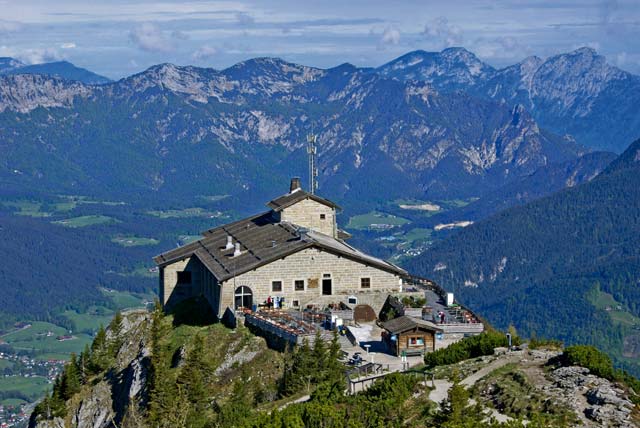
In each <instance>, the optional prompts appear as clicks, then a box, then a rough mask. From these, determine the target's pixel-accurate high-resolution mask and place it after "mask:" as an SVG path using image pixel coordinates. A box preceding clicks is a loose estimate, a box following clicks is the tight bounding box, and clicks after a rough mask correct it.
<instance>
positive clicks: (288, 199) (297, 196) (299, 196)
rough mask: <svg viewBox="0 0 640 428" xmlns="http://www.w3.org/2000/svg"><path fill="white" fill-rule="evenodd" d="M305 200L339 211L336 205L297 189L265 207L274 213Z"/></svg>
mask: <svg viewBox="0 0 640 428" xmlns="http://www.w3.org/2000/svg"><path fill="white" fill-rule="evenodd" d="M305 199H312V200H314V201H316V202H318V203H321V204H323V205H326V206H328V207H331V208H335V209H338V210H341V209H342V208H340V207H339V206H338V205H337V204H335V203H333V202H331V201H330V200H328V199H325V198H321V197H320V196H318V195H312V194H311V193H307V192H305V191H304V190H302V189H300V188H298V189H296V190H294V191H293V192H291V193H287V194H286V195H282V196H280V197H277V198H275V199H274V200H272V201H270V202H269V203H268V204H267V206H268V207H269V208H271V209H272V210H274V211H276V212H277V211H282V210H283V209H285V208H287V207H290V206H291V205H293V204H295V203H298V202H300V201H304V200H305Z"/></svg>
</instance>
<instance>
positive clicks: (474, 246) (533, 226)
mask: <svg viewBox="0 0 640 428" xmlns="http://www.w3.org/2000/svg"><path fill="white" fill-rule="evenodd" d="M638 201H640V140H638V141H636V142H635V143H633V144H632V145H631V146H630V147H629V148H628V149H627V150H626V151H625V152H624V153H623V154H622V155H621V156H620V157H619V158H617V159H616V160H614V161H613V162H612V163H611V164H610V166H609V167H607V168H606V169H605V171H603V172H602V173H601V174H600V175H598V176H597V177H596V178H594V179H593V180H591V181H590V182H587V183H584V184H581V185H578V186H575V187H573V188H570V189H566V190H563V191H560V192H558V193H556V194H554V195H552V196H549V197H545V198H542V199H538V200H536V201H534V202H531V203H529V204H526V205H524V206H522V207H517V208H512V209H508V210H506V211H503V212H501V213H499V214H497V215H495V216H493V217H490V218H489V219H487V220H484V221H481V222H479V223H476V224H474V225H472V226H470V227H467V228H465V229H464V230H462V231H460V232H459V233H457V234H455V235H454V236H452V237H450V238H449V239H447V240H445V241H442V242H440V243H438V244H436V245H435V246H434V247H433V248H431V249H430V250H428V251H427V252H425V253H423V254H422V255H421V256H419V257H417V258H415V259H413V260H409V261H408V262H407V263H406V266H405V267H407V268H409V269H410V270H411V271H415V272H419V273H421V274H423V275H425V276H428V277H430V278H434V279H435V280H437V281H440V282H441V283H442V284H443V285H444V286H446V287H448V288H449V289H455V293H456V294H457V295H458V296H459V298H460V299H461V300H462V301H464V302H465V303H467V304H469V305H470V306H471V307H472V308H473V309H475V310H477V311H478V312H479V313H481V314H483V315H484V316H486V317H487V318H488V319H489V321H490V322H492V323H494V324H495V325H497V326H498V327H506V326H508V325H509V324H511V323H513V324H514V325H515V326H516V327H517V328H518V329H519V330H520V331H521V332H523V333H524V334H525V335H530V334H533V333H534V332H535V333H537V334H538V335H540V336H545V337H555V338H560V339H562V340H565V341H569V342H579V341H586V342H589V343H592V344H596V345H598V346H600V347H601V348H602V349H604V350H606V351H607V352H609V353H610V354H612V355H613V356H614V357H615V358H616V359H617V361H618V363H620V364H625V365H627V366H629V367H632V368H633V370H634V371H635V372H636V373H639V372H640V365H639V364H638V357H640V348H639V347H638V346H637V344H638V343H640V333H639V329H640V287H638V284H640V245H638V243H639V240H638V237H639V236H640V204H639V203H638Z"/></svg>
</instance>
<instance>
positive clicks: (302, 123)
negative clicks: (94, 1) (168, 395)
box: [0, 48, 640, 210]
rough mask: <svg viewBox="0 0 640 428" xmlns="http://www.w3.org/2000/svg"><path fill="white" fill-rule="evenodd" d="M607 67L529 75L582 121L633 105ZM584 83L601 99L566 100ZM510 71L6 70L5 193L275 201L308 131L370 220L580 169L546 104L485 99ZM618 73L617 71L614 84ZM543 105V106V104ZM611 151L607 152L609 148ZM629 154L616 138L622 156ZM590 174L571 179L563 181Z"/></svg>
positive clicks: (330, 187) (469, 58)
mask: <svg viewBox="0 0 640 428" xmlns="http://www.w3.org/2000/svg"><path fill="white" fill-rule="evenodd" d="M587 57H590V58H592V60H591V61H587V60H585V58H587ZM601 60H602V57H598V56H597V55H595V53H593V52H592V51H591V50H588V49H581V50H578V51H575V52H572V53H569V54H565V55H563V56H562V55H561V56H559V57H554V58H550V59H548V60H547V61H545V62H540V61H537V62H536V61H533V62H534V63H536V64H537V63H538V62H540V64H538V66H537V67H535V70H536V72H535V73H533V74H534V75H536V76H539V78H540V79H542V77H544V76H546V77H544V79H546V81H549V82H551V81H553V82H556V83H554V85H555V86H554V87H556V89H555V90H554V91H552V92H553V94H556V95H557V94H559V93H561V92H562V91H565V93H566V98H567V99H569V98H570V99H571V100H572V103H571V105H572V106H573V107H572V108H574V110H575V109H577V108H578V107H579V106H582V107H584V106H587V105H594V106H595V105H600V104H599V103H601V102H604V101H602V100H604V98H602V97H603V96H604V95H603V94H608V93H609V92H607V91H610V90H612V89H611V88H613V86H615V85H614V83H615V82H618V83H620V82H623V81H628V87H627V91H626V92H625V94H623V95H624V97H623V98H624V100H621V99H620V98H618V99H616V100H615V104H616V106H622V105H625V103H626V101H625V100H627V99H628V100H631V101H629V102H632V101H633V100H634V99H635V97H636V96H637V92H638V91H636V87H635V86H634V85H635V83H634V82H636V81H637V79H638V78H637V76H632V75H628V74H625V73H624V72H622V71H620V70H618V69H614V68H613V67H611V66H609V65H606V63H605V64H604V65H602V64H601ZM529 62H531V61H529ZM11 63H12V62H11V60H7V59H5V60H4V61H3V62H2V64H9V65H5V66H3V67H9V68H11V67H13V68H12V69H11V70H13V71H15V70H20V69H23V68H24V67H22V66H17V68H16V65H15V64H14V65H10V64H11ZM545 64H546V65H545ZM553 64H564V67H559V66H558V67H552V65H553ZM43 67H44V66H43ZM48 67H51V65H48ZM514 67H515V66H514ZM45 68H46V67H45ZM516 68H517V69H518V70H521V71H522V70H524V68H526V67H516ZM578 69H579V70H582V74H584V76H587V77H585V78H584V79H591V80H592V81H590V85H591V86H593V85H596V86H598V88H600V89H599V90H595V89H594V90H592V91H590V92H586V93H583V92H575V91H574V92H575V93H574V92H571V85H573V84H575V82H574V83H572V80H571V76H572V75H573V74H576V73H578V71H575V70H578ZM5 70H6V68H5ZM508 70H510V68H507V69H503V70H497V71H496V70H495V69H493V68H492V67H490V66H488V65H486V64H484V63H482V62H481V61H479V60H478V59H477V58H476V57H475V56H474V55H473V54H471V53H470V52H468V51H466V50H464V49H461V48H452V49H446V50H444V51H442V52H440V53H425V52H413V53H410V54H407V55H405V56H403V57H401V58H399V59H397V60H395V61H393V62H391V63H389V64H386V65H384V66H382V67H379V68H378V69H359V68H357V67H354V66H352V65H349V64H343V65H341V66H338V67H335V68H332V69H328V70H323V69H318V68H313V67H306V66H302V65H297V64H292V63H287V62H285V61H282V60H279V59H274V58H256V59H253V60H248V61H244V62H242V63H239V64H236V65H234V66H232V67H230V68H228V69H225V70H222V71H218V70H214V69H207V68H197V67H190V66H186V67H178V66H175V65H171V64H160V65H157V66H154V67H151V68H149V69H148V70H146V71H144V72H142V73H139V74H136V75H133V76H130V77H127V78H124V79H122V80H119V81H117V82H111V83H107V84H102V85H93V84H85V83H82V82H81V81H78V80H73V75H65V74H64V73H61V74H60V76H62V77H55V76H51V75H49V74H11V73H10V72H7V71H5V72H4V73H3V75H1V76H0V125H2V126H1V128H0V137H1V139H0V151H1V152H2V153H3V154H4V155H5V156H3V158H4V159H3V162H1V163H0V181H1V182H2V183H3V185H4V186H5V188H8V189H14V190H15V189H23V190H24V189H28V190H29V191H32V192H35V191H54V190H55V191H56V192H61V191H62V192H67V193H68V192H72V193H78V192H81V193H86V194H94V195H101V196H109V197H111V196H114V195H115V196H118V197H122V196H129V195H137V196H141V197H142V196H143V197H148V198H151V199H157V198H164V199H169V200H171V199H173V200H176V199H183V198H185V197H188V196H194V195H201V194H212V193H215V194H232V195H240V197H241V198H243V199H244V200H245V201H255V200H264V198H265V197H269V196H274V195H273V192H274V190H273V189H274V188H275V186H274V185H275V183H278V182H280V183H281V182H283V181H284V180H286V178H287V176H290V175H300V176H303V177H305V176H306V169H307V168H306V141H305V140H306V135H307V134H308V133H311V132H313V133H316V134H318V142H319V165H320V183H321V186H322V191H323V193H325V194H330V195H332V196H333V197H334V198H335V199H337V200H338V201H339V202H343V203H346V204H347V206H349V203H350V202H354V201H358V202H357V203H356V202H354V205H352V207H353V208H355V209H362V210H364V209H367V208H369V205H375V204H377V203H379V202H380V201H385V200H392V199H394V198H400V197H414V198H427V199H438V198H441V199H442V198H446V199H453V198H472V197H475V198H477V197H480V198H481V197H483V196H485V195H488V194H490V193H493V192H496V191H499V189H501V188H502V187H504V186H507V185H510V186H514V185H515V184H514V183H518V182H520V181H522V180H523V179H526V178H527V177H529V176H531V175H532V174H534V173H536V171H539V170H540V169H541V168H542V169H544V168H548V167H551V166H552V165H556V164H562V163H566V162H569V165H570V164H571V162H574V161H576V160H577V159H578V158H579V157H580V156H582V155H584V154H586V153H587V152H588V151H589V150H590V148H589V147H588V146H591V147H594V146H596V147H597V146H598V145H594V144H591V143H592V141H591V140H589V139H588V138H585V139H584V141H583V140H581V139H580V138H575V137H574V136H572V135H564V131H566V130H564V129H559V131H561V134H562V135H564V136H562V137H561V136H559V134H557V133H555V132H554V131H556V129H554V128H553V127H551V128H550V129H551V130H548V129H545V128H544V127H541V126H540V125H539V122H541V123H544V121H546V119H544V117H541V119H537V118H536V115H537V116H540V115H541V114H542V113H541V112H542V110H540V109H538V107H537V106H540V105H546V104H545V103H544V102H542V101H541V99H538V98H535V97H534V98H532V99H534V101H533V104H532V102H529V101H531V100H529V101H528V102H525V101H527V100H525V99H524V98H523V97H521V96H518V97H515V96H514V97H507V98H505V97H504V96H498V93H502V92H504V93H507V92H508V91H507V90H506V89H504V88H506V87H507V86H508V85H507V84H506V83H504V82H506V80H508V79H507V78H506V77H505V79H506V80H504V82H503V83H501V85H500V88H502V89H501V91H502V92H500V91H497V90H491V91H489V89H487V88H489V86H487V85H489V82H494V83H492V84H491V85H493V86H491V87H492V88H493V89H495V88H497V86H496V84H495V82H496V79H499V76H502V75H504V76H506V75H509V76H511V77H509V79H511V78H512V77H513V74H509V73H507V71H508ZM544 70H547V71H545V72H544V73H543V71H544ZM554 70H555V71H554ZM566 70H574V71H572V72H569V71H566ZM603 70H604V71H603ZM607 70H609V71H610V70H614V71H615V72H609V74H608V75H607V76H608V77H607V78H606V79H604V78H603V73H605V72H606V71H607ZM522 72H524V71H522ZM554 73H555V74H554ZM567 73H568V74H567ZM571 73H573V74H571ZM605 74H606V73H605ZM621 76H622V77H621ZM63 77H64V78H63ZM605 77H606V76H605ZM623 77H624V79H623ZM536 79H538V78H536ZM536 79H533V80H532V81H536V82H537V81H538V80H539V79H538V80H536ZM544 79H543V80H544ZM603 79H604V80H603ZM625 79H626V80H625ZM512 83H513V82H512ZM618 83H616V84H618ZM541 85H542V86H544V85H543V84H542V83H541ZM563 85H564V86H563ZM512 86H513V85H512ZM534 86H535V85H534ZM542 86H541V87H542ZM579 86H580V87H585V86H589V85H579ZM532 87H533V86H532ZM535 87H536V88H537V86H535ZM616 87H617V86H616ZM482 88H484V89H482ZM483 91H484V92H485V93H486V94H485V95H486V96H482V94H483ZM505 91H507V92H505ZM552 92H549V93H547V92H545V94H546V95H544V97H547V98H545V99H546V100H547V101H548V102H549V103H553V102H556V101H553V100H554V98H553V96H552V95H550V94H552ZM535 93H536V94H538V95H536V97H537V96H540V97H542V96H543V95H541V94H542V92H540V90H539V89H536V92H535ZM549 97H551V98H549ZM525 98H526V97H525ZM527 99H528V98H527ZM549 100H551V101H549ZM610 101H611V100H610ZM582 107H580V108H582ZM585 108H586V107H585ZM572 111H573V110H572ZM589 111H591V110H589ZM544 112H546V113H544V114H547V113H548V114H558V115H560V116H559V117H564V119H561V120H560V119H559V121H560V122H562V123H564V124H567V123H569V122H572V123H573V125H571V126H576V127H583V128H584V127H585V126H587V127H589V129H590V130H591V131H593V130H594V129H600V127H601V126H602V123H599V124H596V123H592V122H593V118H592V117H590V116H589V115H587V116H579V115H578V116H575V117H574V119H575V120H573V121H570V120H567V118H566V117H565V116H566V115H567V114H570V113H568V112H569V110H566V111H564V110H563V111H562V112H560V111H555V110H554V111H551V110H549V111H547V110H544ZM554 112H555V113H554ZM625 112H626V110H625ZM625 112H622V113H624V114H627V113H629V112H626V113H625ZM622 113H621V114H622ZM563 115H564V116H563ZM542 116H544V115H542ZM614 116H615V115H609V116H607V117H608V118H609V117H614ZM636 116H637V115H635V114H628V115H627V117H625V118H618V119H619V120H621V121H622V120H623V121H624V122H625V123H628V124H629V125H630V126H620V127H615V128H614V127H611V126H609V127H604V129H609V130H610V131H611V133H614V132H618V131H613V129H617V130H624V132H626V133H628V134H632V133H635V132H636V131H637V130H638V129H640V124H639V125H638V126H635V125H634V123H635V122H634V121H635V120H636V119H637V118H636ZM591 131H589V132H591ZM594 132H595V131H594ZM620 132H622V131H620ZM620 138H623V137H620ZM613 142H614V140H613V139H611V140H608V142H607V143H606V144H605V143H602V144H600V146H606V147H609V148H614V147H613V146H611V144H613ZM609 143H611V144H609ZM619 144H620V143H619V142H618V139H617V137H616V139H615V144H614V145H615V147H618V146H619ZM594 156H596V157H597V156H598V155H594ZM603 156H605V157H606V156H608V155H603ZM98 160H99V162H98ZM587 164H589V163H587ZM583 165H584V163H583ZM553 168H556V167H555V166H554V167H553ZM596 169H597V168H596ZM594 172H596V170H591V171H587V172H586V173H584V174H581V175H579V174H574V171H571V170H569V171H566V177H563V178H566V179H567V180H568V179H569V178H570V177H571V176H572V175H575V176H576V177H592V176H593V175H595V174H594ZM184 183H189V186H184ZM372 189H375V191H372ZM247 203H250V202H247Z"/></svg>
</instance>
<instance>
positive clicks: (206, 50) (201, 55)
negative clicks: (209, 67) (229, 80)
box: [191, 46, 218, 61]
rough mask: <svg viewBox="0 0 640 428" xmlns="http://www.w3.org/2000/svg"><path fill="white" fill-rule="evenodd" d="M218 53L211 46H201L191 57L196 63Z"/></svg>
mask: <svg viewBox="0 0 640 428" xmlns="http://www.w3.org/2000/svg"><path fill="white" fill-rule="evenodd" d="M217 53H218V50H217V49H216V48H214V47H212V46H202V47H201V48H199V49H198V50H197V51H195V52H194V53H193V54H192V55H191V57H192V58H193V59H194V60H196V61H202V60H204V59H209V58H211V57H212V56H214V55H215V54H217Z"/></svg>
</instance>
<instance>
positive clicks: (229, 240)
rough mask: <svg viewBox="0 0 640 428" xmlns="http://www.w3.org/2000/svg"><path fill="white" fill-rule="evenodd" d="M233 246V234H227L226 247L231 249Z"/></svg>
mask: <svg viewBox="0 0 640 428" xmlns="http://www.w3.org/2000/svg"><path fill="white" fill-rule="evenodd" d="M232 248H233V237H232V236H231V235H227V246H226V247H224V249H225V250H230V249H232Z"/></svg>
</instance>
